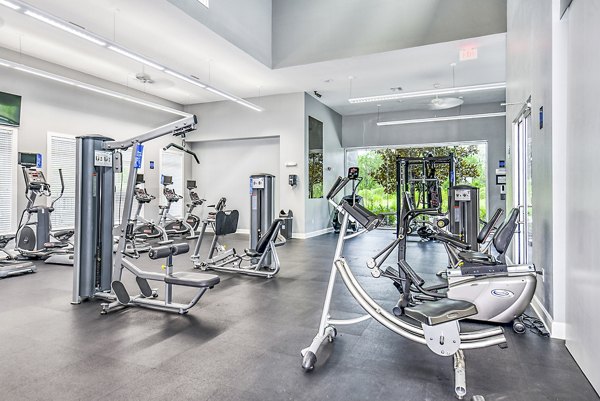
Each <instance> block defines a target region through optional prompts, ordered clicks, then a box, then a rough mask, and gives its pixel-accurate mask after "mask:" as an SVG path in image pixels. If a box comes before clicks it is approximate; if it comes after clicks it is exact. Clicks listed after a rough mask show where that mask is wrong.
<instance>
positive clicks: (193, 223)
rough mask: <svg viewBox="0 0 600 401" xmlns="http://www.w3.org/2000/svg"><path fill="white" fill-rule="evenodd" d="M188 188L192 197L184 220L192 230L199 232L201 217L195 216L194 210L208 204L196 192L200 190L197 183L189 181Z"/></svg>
mask: <svg viewBox="0 0 600 401" xmlns="http://www.w3.org/2000/svg"><path fill="white" fill-rule="evenodd" d="M186 187H187V190H188V194H189V195H190V203H188V204H187V205H186V206H187V207H188V210H187V212H186V214H185V218H184V220H185V221H186V223H188V224H189V225H190V227H192V230H194V232H196V230H198V227H199V226H200V220H201V219H200V217H198V216H197V215H195V214H194V209H195V208H196V207H198V206H202V205H203V204H204V202H206V199H200V197H199V196H198V194H197V193H196V191H194V189H196V188H198V187H197V186H196V181H193V180H188V181H187V183H186Z"/></svg>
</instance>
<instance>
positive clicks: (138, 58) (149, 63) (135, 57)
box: [108, 45, 165, 71]
mask: <svg viewBox="0 0 600 401" xmlns="http://www.w3.org/2000/svg"><path fill="white" fill-rule="evenodd" d="M108 48H109V49H110V50H112V51H114V52H117V53H119V54H122V55H123V56H125V57H129V58H130V59H132V60H135V61H139V62H140V63H142V64H146V65H147V66H149V67H152V68H156V69H157V70H159V71H164V70H165V67H163V66H162V65H158V64H156V63H153V62H152V61H150V60H146V59H145V58H143V57H142V56H138V55H137V54H133V53H131V52H129V51H127V50H124V49H121V48H120V47H117V46H113V45H109V46H108Z"/></svg>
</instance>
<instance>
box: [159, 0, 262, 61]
mask: <svg viewBox="0 0 600 401" xmlns="http://www.w3.org/2000/svg"><path fill="white" fill-rule="evenodd" d="M168 1H169V2H170V3H172V4H173V5H175V6H177V7H179V8H180V9H181V10H182V11H183V12H185V13H187V14H188V15H189V16H190V17H192V18H194V19H196V20H198V21H200V22H201V23H203V24H204V25H206V26H207V27H208V28H210V29H211V30H212V31H213V32H215V33H216V34H218V35H220V36H221V37H223V38H224V39H226V40H228V41H229V42H231V43H232V44H234V45H235V46H237V47H239V48H240V49H242V50H243V51H245V52H246V53H248V54H249V55H251V56H252V57H254V58H255V59H257V60H258V61H260V62H262V63H263V64H265V65H266V66H268V67H271V35H272V32H271V18H272V12H271V8H272V6H271V0H244V1H239V0H211V1H210V8H206V7H204V6H203V5H202V4H200V2H198V0H168Z"/></svg>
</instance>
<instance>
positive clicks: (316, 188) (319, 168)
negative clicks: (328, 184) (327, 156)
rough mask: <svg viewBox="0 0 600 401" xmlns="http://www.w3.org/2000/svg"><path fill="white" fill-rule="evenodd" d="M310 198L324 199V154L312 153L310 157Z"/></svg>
mask: <svg viewBox="0 0 600 401" xmlns="http://www.w3.org/2000/svg"><path fill="white" fill-rule="evenodd" d="M308 182H309V186H308V198H309V199H314V198H322V197H323V153H321V152H311V153H309V155H308Z"/></svg>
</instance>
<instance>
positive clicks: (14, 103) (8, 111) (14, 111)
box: [0, 92, 21, 127]
mask: <svg viewBox="0 0 600 401" xmlns="http://www.w3.org/2000/svg"><path fill="white" fill-rule="evenodd" d="M0 125H12V126H15V127H18V126H19V125H21V96H18V95H11V94H10V93H4V92H0Z"/></svg>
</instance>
